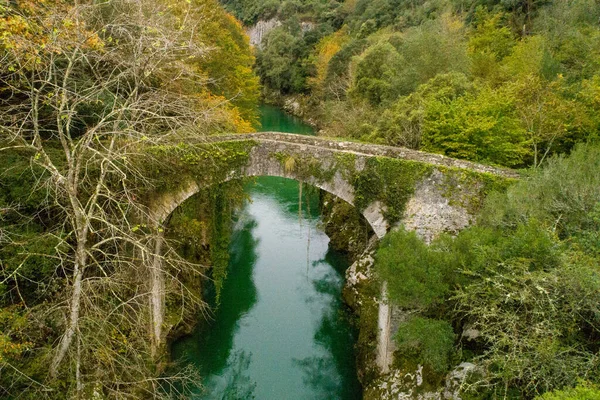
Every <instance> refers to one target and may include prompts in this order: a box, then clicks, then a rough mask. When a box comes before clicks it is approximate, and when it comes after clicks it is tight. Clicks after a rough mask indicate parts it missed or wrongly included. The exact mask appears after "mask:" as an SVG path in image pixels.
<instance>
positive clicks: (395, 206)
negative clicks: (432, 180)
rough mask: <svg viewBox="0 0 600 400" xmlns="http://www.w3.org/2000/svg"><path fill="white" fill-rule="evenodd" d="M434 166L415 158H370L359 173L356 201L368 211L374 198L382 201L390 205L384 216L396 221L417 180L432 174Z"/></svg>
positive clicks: (356, 177)
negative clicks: (412, 159)
mask: <svg viewBox="0 0 600 400" xmlns="http://www.w3.org/2000/svg"><path fill="white" fill-rule="evenodd" d="M433 169H434V167H433V166H432V165H429V164H424V163H419V162H414V161H406V160H399V159H393V158H386V157H372V158H369V159H367V162H366V165H365V168H364V169H363V170H362V171H360V172H359V173H357V174H356V175H355V177H354V180H353V182H352V184H353V186H354V190H355V200H354V202H355V203H354V204H355V205H356V207H357V208H358V209H359V210H364V209H365V208H366V207H368V206H369V205H370V204H371V203H373V202H374V201H380V202H381V203H383V204H384V205H385V206H386V207H387V210H386V212H385V215H384V216H385V217H386V219H387V220H388V222H389V223H390V224H393V223H394V222H397V221H399V220H400V218H401V217H402V214H403V212H404V209H405V208H406V203H407V202H408V200H409V199H410V197H411V196H412V195H413V194H414V192H415V187H416V184H417V182H419V181H421V180H422V179H424V178H425V177H426V176H428V175H430V174H431V173H432V172H433Z"/></svg>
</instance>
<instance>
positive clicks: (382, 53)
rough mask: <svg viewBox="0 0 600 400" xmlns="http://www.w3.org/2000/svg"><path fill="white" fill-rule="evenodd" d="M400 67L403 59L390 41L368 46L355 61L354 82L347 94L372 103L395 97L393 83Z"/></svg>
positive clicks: (375, 103)
mask: <svg viewBox="0 0 600 400" xmlns="http://www.w3.org/2000/svg"><path fill="white" fill-rule="evenodd" d="M402 67H403V59H402V58H401V56H400V54H398V51H396V49H395V48H394V46H392V45H391V44H390V43H380V44H377V45H375V46H373V47H370V48H369V49H368V50H367V51H365V53H364V54H363V55H362V56H361V57H360V60H359V61H358V62H357V65H356V76H355V83H354V86H353V88H352V89H351V91H350V93H349V94H350V95H351V96H352V95H353V96H354V97H357V98H362V99H365V100H367V101H368V102H369V103H371V104H372V105H379V104H381V103H382V102H388V101H390V100H393V99H395V98H396V97H397V96H398V93H396V86H397V85H396V84H395V83H396V81H397V80H398V79H399V76H398V73H399V72H400V71H401V69H402Z"/></svg>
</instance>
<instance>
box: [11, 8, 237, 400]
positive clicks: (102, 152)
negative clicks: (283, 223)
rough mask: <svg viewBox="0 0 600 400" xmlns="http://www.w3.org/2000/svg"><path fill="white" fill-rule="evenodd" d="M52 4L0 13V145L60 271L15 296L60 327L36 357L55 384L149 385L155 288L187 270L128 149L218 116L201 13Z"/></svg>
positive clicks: (185, 133) (183, 134) (160, 320)
mask: <svg viewBox="0 0 600 400" xmlns="http://www.w3.org/2000/svg"><path fill="white" fill-rule="evenodd" d="M56 4H57V7H54V8H52V9H47V8H45V7H39V8H36V7H37V6H36V5H33V6H31V7H30V6H29V5H27V4H24V5H23V6H19V5H17V6H11V7H9V8H2V10H1V12H2V17H3V18H2V23H4V24H8V25H11V24H12V25H11V26H14V24H15V23H21V22H23V21H26V22H27V24H26V25H23V26H21V25H19V26H18V27H17V28H15V29H12V30H9V31H8V32H6V34H5V35H3V37H2V42H1V43H0V45H1V47H0V52H1V53H0V57H1V58H2V60H3V62H2V64H1V65H2V66H1V67H0V87H1V90H2V94H3V96H2V100H1V101H0V135H1V136H0V154H2V156H3V157H4V155H5V154H13V153H18V154H21V155H22V156H23V157H24V158H26V159H28V160H29V161H30V163H31V166H32V167H31V172H32V173H36V174H37V176H36V180H35V187H34V188H32V189H33V190H35V189H41V190H43V191H45V192H46V193H47V196H46V197H45V198H44V199H43V202H42V204H41V205H40V207H41V208H42V209H45V210H47V212H48V213H50V214H52V219H51V220H52V221H54V225H53V226H51V227H49V228H48V229H50V231H51V234H52V235H53V236H54V237H55V238H56V239H57V241H58V244H57V245H56V246H55V248H54V253H53V254H48V255H47V256H48V257H50V258H51V259H52V260H54V262H55V271H56V274H58V275H60V276H64V280H65V282H66V285H65V288H64V290H62V291H60V292H59V293H58V296H59V297H60V298H59V300H60V301H59V302H58V303H57V304H56V305H55V307H53V308H51V309H50V310H48V309H47V308H43V307H41V308H40V307H36V308H31V309H28V308H27V305H26V304H25V307H26V312H27V313H28V314H29V315H30V318H32V319H34V320H37V321H38V322H37V323H38V324H42V325H43V324H44V321H47V320H50V321H51V323H52V324H53V325H55V326H56V328H57V329H60V330H61V331H62V334H61V335H60V336H59V340H58V342H57V343H56V345H55V347H54V348H53V349H52V357H51V362H50V363H49V365H48V366H47V368H48V371H49V376H50V377H49V380H48V382H49V383H48V384H49V385H50V387H52V386H53V385H58V384H59V383H60V381H59V380H55V379H54V378H56V377H58V376H63V377H64V378H66V380H64V383H63V385H64V386H63V389H61V390H63V391H64V390H67V391H69V392H71V391H72V392H76V393H77V396H79V397H89V396H91V393H92V392H93V391H96V390H100V391H104V392H106V393H108V394H110V395H113V396H115V395H116V393H119V392H121V391H130V392H131V391H138V392H139V393H146V394H145V395H142V396H143V397H147V396H149V394H148V392H152V393H153V395H158V393H159V392H160V389H161V385H160V384H159V381H158V380H154V379H153V377H152V375H153V374H156V371H150V370H149V366H152V365H153V360H154V361H156V358H157V357H158V356H159V355H160V351H161V347H162V346H163V344H164V339H165V330H164V324H165V323H166V321H165V320H164V313H165V309H164V298H165V292H166V291H168V290H170V289H172V288H176V287H174V285H175V286H176V285H177V280H176V279H173V280H168V281H167V280H166V279H165V274H167V273H169V271H172V270H179V269H182V268H185V269H187V270H188V271H196V272H197V273H199V272H200V270H199V266H197V265H193V264H190V263H186V262H184V261H183V260H181V259H179V258H177V257H176V256H175V252H173V251H171V250H170V247H169V245H168V243H166V242H164V240H163V238H162V229H161V227H160V224H159V223H160V222H161V221H153V220H152V219H151V218H150V215H149V214H148V211H147V209H146V207H145V203H144V200H145V198H144V195H145V194H147V193H148V191H151V190H152V187H153V185H154V182H153V181H152V180H150V179H149V178H148V175H147V171H144V170H143V169H141V168H140V165H139V164H136V163H135V160H136V159H140V158H148V157H149V155H148V154H147V153H146V152H145V148H147V147H148V146H151V145H154V146H156V145H161V144H164V143H172V142H173V141H175V142H179V141H181V140H185V139H186V138H188V137H194V138H198V137H201V136H202V135H204V134H206V133H207V132H208V131H209V130H210V129H213V128H218V127H219V126H223V125H224V124H229V123H230V122H229V116H230V114H228V113H227V112H226V113H225V114H221V115H219V114H216V113H214V112H209V110H210V109H213V108H214V106H215V105H214V104H212V103H210V97H209V96H208V97H207V96H206V93H205V91H203V85H202V82H204V80H203V79H202V78H203V77H202V76H201V75H199V74H198V71H197V70H196V69H195V68H194V67H193V65H191V64H190V61H189V60H190V59H197V58H202V57H204V56H205V55H206V54H207V52H208V50H209V49H207V48H206V47H205V46H204V45H203V44H201V43H199V42H198V41H195V40H193V39H194V32H196V31H197V30H201V29H202V24H203V21H202V19H201V18H195V19H193V20H192V19H185V18H183V19H180V18H179V16H178V15H176V14H173V13H171V12H170V11H169V8H170V7H169V4H168V3H166V2H163V1H160V0H156V1H154V0H140V1H135V2H130V1H115V2H110V3H100V4H87V3H86V4H78V3H76V4H75V5H72V4H69V3H66V2H65V3H63V2H58V1H57V2H56ZM187 7H188V9H187V12H186V13H184V14H183V15H187V14H189V13H190V12H191V6H189V5H188V6H187ZM196 16H198V14H196ZM11 21H12V22H11ZM15 21H16V22H15ZM40 43H42V44H43V46H40ZM219 102H221V101H219ZM226 107H227V106H222V107H221V108H226ZM2 207H3V209H4V207H5V206H4V205H2ZM3 229H4V227H3ZM3 237H4V238H5V239H6V238H8V240H10V236H6V235H5V234H4V233H3ZM16 276H18V273H15V274H14V275H12V277H9V279H8V280H5V281H4V282H12V281H14V280H15V279H16V278H15V277H16ZM176 289H178V290H177V291H178V292H179V291H185V290H184V288H182V287H179V288H176ZM186 295H188V294H186ZM188 301H196V302H198V301H200V300H199V299H198V297H197V296H193V295H191V296H190V297H189V300H188ZM148 332H150V335H148ZM148 336H149V337H150V339H151V340H149V341H148V340H146V338H147V337H148ZM148 343H150V344H151V345H150V346H148ZM41 354H42V355H43V352H41ZM42 359H44V357H42ZM5 362H6V360H0V369H3V370H4V371H13V372H12V373H13V375H14V377H15V380H14V382H19V381H23V380H24V381H25V382H26V384H27V385H30V384H32V382H35V381H36V380H35V379H33V378H32V379H30V380H29V381H28V380H27V379H26V375H25V374H23V373H16V372H14V371H16V370H14V369H11V368H9V367H6V365H9V364H3V363H5ZM42 363H44V361H42ZM4 367H6V368H4ZM4 371H3V373H4ZM38 378H40V377H39V376H37V377H36V379H38ZM73 381H74V385H73V386H71V385H70V383H71V382H73ZM41 387H42V388H44V389H45V390H49V387H48V386H41ZM65 388H66V389H65Z"/></svg>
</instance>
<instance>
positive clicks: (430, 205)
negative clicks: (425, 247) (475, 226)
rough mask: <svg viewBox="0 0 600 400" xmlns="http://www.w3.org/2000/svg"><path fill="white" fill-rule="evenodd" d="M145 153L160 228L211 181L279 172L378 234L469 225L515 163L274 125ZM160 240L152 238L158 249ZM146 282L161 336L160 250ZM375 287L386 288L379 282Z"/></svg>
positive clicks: (382, 317) (382, 348)
mask: <svg viewBox="0 0 600 400" xmlns="http://www.w3.org/2000/svg"><path fill="white" fill-rule="evenodd" d="M149 152H150V154H152V155H154V158H155V159H156V160H160V162H158V163H157V164H156V165H155V166H154V167H155V168H157V169H158V171H157V172H156V174H157V178H159V180H160V181H162V182H165V184H166V186H165V187H163V188H159V189H160V190H158V191H157V192H156V193H153V194H152V196H151V199H150V200H149V209H150V220H151V221H150V223H151V224H153V225H154V226H157V227H160V226H162V225H163V224H164V223H165V221H166V220H167V219H168V217H169V216H170V215H171V213H172V212H173V211H174V210H175V209H176V208H177V207H179V206H180V205H181V204H182V203H183V202H185V201H186V200H187V199H189V198H190V197H191V196H193V195H194V194H196V193H198V192H199V191H200V190H202V189H205V188H207V187H210V186H211V185H216V184H219V183H223V182H226V181H229V180H232V179H238V178H243V177H251V176H279V177H284V178H291V179H295V180H298V181H300V182H306V183H308V184H311V185H314V186H316V187H318V188H321V189H323V190H325V191H327V192H330V193H332V194H333V195H335V196H337V197H339V198H341V199H343V200H345V201H347V202H348V203H350V204H352V205H354V206H356V207H357V208H358V209H359V210H360V212H361V213H362V215H363V216H364V217H365V219H366V221H367V222H368V223H369V224H370V225H371V227H372V229H373V231H374V233H375V234H376V236H377V238H379V239H381V238H382V237H383V236H385V234H386V233H387V232H388V230H389V229H390V228H391V227H393V226H394V225H395V224H403V225H404V227H405V228H406V229H407V230H414V231H416V232H417V234H418V235H419V236H421V237H422V238H423V239H424V240H425V241H426V242H430V241H431V240H432V239H433V238H434V237H435V236H436V235H437V234H439V233H441V232H458V231H459V230H461V229H462V228H465V227H466V226H468V225H469V224H470V223H471V221H472V218H473V216H474V214H475V212H476V211H477V210H478V208H479V206H480V205H481V202H482V200H483V198H484V197H485V195H486V194H487V193H488V192H489V191H490V190H492V189H495V188H501V187H502V186H505V185H506V184H507V183H508V182H510V181H511V180H513V179H516V178H518V175H517V173H516V172H515V171H511V170H507V169H500V168H495V167H491V166H487V165H482V164H477V163H473V162H469V161H464V160H457V159H453V158H450V157H445V156H442V155H439V154H430V153H424V152H420V151H416V150H409V149H405V148H396V147H389V146H380V145H374V144H364V143H357V142H349V141H343V140H337V139H330V138H323V137H313V136H303V135H294V134H287V133H278V132H266V133H252V134H237V135H227V136H214V137H209V138H208V139H203V140H202V141H198V142H197V143H186V144H181V145H178V146H170V147H166V148H165V147H159V148H155V149H149ZM161 168H162V170H161ZM159 231H162V230H159ZM160 246H161V241H160V240H158V241H157V248H156V253H157V254H158V253H160ZM371 260H372V259H371ZM351 269H352V268H351ZM350 279H351V278H348V280H349V281H350ZM358 279H362V278H358ZM151 281H152V289H151V290H152V293H153V297H152V301H151V302H152V307H153V326H154V329H155V332H154V333H153V335H154V336H153V337H154V338H155V340H157V341H159V339H160V338H161V337H162V335H163V334H164V331H161V326H162V320H163V314H164V296H162V295H161V293H162V292H163V288H164V276H163V273H162V268H161V264H160V259H159V258H158V257H157V258H156V259H155V265H154V267H153V268H152V271H151ZM382 290H383V294H382V297H385V285H384V288H383V289H382ZM378 312H379V316H378V324H379V325H378V330H379V331H378V336H379V338H378V345H377V363H378V365H379V367H380V368H381V369H382V370H383V371H387V369H388V367H389V366H390V363H391V359H392V357H391V355H392V353H393V350H394V349H393V347H394V344H393V341H391V340H390V337H391V336H392V335H391V333H392V331H394V327H393V326H392V325H393V319H394V318H393V315H394V310H391V308H390V306H389V305H388V304H386V302H382V303H381V304H380V305H379V311H378Z"/></svg>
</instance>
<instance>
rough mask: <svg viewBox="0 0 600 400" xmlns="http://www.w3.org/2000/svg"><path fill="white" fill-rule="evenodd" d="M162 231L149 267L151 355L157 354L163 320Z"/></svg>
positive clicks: (160, 342) (157, 239) (160, 341)
mask: <svg viewBox="0 0 600 400" xmlns="http://www.w3.org/2000/svg"><path fill="white" fill-rule="evenodd" d="M163 240H164V233H163V232H162V231H160V232H159V234H158V236H157V238H156V243H155V248H154V260H153V262H152V266H151V268H150V309H151V313H152V318H151V330H152V356H153V357H155V356H156V355H157V354H158V349H159V348H160V346H161V344H162V325H163V322H164V313H165V308H164V303H165V278H164V273H163V269H162V255H161V250H162V244H163Z"/></svg>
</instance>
